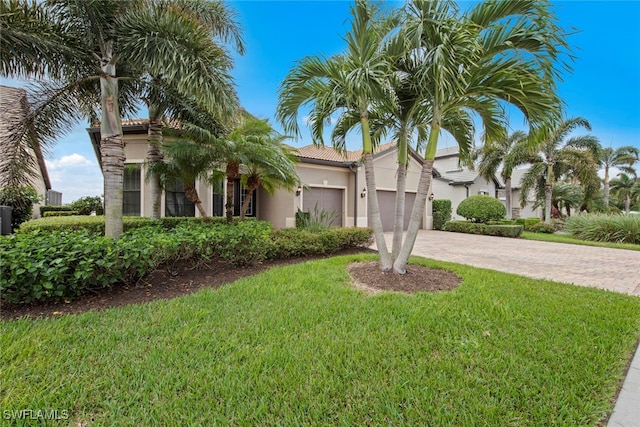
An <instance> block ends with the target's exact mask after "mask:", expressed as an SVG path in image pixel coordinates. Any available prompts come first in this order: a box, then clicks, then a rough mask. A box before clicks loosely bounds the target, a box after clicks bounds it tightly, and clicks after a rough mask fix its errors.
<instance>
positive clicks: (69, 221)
mask: <svg viewBox="0 0 640 427" xmlns="http://www.w3.org/2000/svg"><path fill="white" fill-rule="evenodd" d="M63 212H64V211H63ZM185 222H189V223H208V224H226V219H225V218H223V217H215V218H206V219H205V218H187V217H165V218H160V219H151V218H144V217H139V216H125V217H124V218H123V224H124V231H129V230H133V229H135V228H141V227H148V226H156V225H159V226H160V227H162V228H164V229H166V230H171V229H173V228H175V227H176V226H177V225H179V224H183V223H185ZM35 230H40V231H58V230H64V231H79V230H84V231H91V232H93V233H99V234H104V216H85V215H78V216H63V217H59V216H54V217H50V216H47V217H44V218H40V219H35V220H31V221H27V222H25V223H23V224H22V225H21V226H20V228H19V229H17V230H16V232H17V233H30V232H32V231H35Z"/></svg>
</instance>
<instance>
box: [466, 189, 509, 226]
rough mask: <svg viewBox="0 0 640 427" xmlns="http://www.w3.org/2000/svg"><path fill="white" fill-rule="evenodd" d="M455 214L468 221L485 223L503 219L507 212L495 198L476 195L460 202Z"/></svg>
mask: <svg viewBox="0 0 640 427" xmlns="http://www.w3.org/2000/svg"><path fill="white" fill-rule="evenodd" d="M456 213H457V214H458V215H460V216H462V217H464V218H466V219H467V220H468V221H472V222H480V223H486V222H487V221H492V220H493V221H498V220H501V219H503V218H504V217H505V215H506V214H507V210H506V208H505V207H504V205H503V204H502V203H501V202H500V200H498V199H496V198H495V197H491V196H486V195H482V194H478V195H475V196H471V197H467V198H466V199H464V200H463V201H462V202H460V204H459V205H458V209H456Z"/></svg>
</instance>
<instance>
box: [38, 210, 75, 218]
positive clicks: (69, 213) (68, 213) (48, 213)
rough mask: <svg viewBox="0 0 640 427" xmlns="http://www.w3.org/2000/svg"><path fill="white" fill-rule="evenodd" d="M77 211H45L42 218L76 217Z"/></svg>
mask: <svg viewBox="0 0 640 427" xmlns="http://www.w3.org/2000/svg"><path fill="white" fill-rule="evenodd" d="M77 215H78V211H46V212H45V213H44V217H45V218H48V217H52V216H77Z"/></svg>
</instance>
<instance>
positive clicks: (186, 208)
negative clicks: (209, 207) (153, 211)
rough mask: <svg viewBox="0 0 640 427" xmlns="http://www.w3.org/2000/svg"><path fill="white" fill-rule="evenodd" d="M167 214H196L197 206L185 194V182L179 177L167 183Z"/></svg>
mask: <svg viewBox="0 0 640 427" xmlns="http://www.w3.org/2000/svg"><path fill="white" fill-rule="evenodd" d="M164 215H165V216H195V215H196V206H195V205H194V204H193V203H192V202H191V201H190V200H189V199H187V197H186V196H185V194H184V184H183V183H182V181H180V180H179V179H176V180H174V181H173V182H169V183H167V185H166V186H165V189H164Z"/></svg>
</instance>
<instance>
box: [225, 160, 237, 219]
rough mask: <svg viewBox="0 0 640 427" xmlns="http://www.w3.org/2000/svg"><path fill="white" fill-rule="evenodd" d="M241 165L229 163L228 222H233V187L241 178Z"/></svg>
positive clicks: (226, 206)
mask: <svg viewBox="0 0 640 427" xmlns="http://www.w3.org/2000/svg"><path fill="white" fill-rule="evenodd" d="M239 171H240V165H239V164H238V163H234V162H230V163H227V203H226V205H225V208H226V216H227V222H233V186H234V182H235V180H236V179H237V178H240V172H239Z"/></svg>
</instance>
